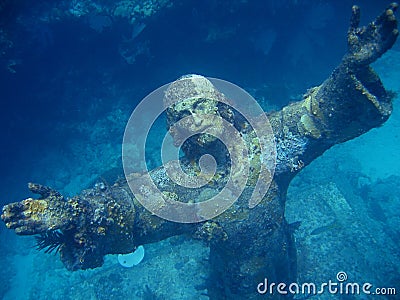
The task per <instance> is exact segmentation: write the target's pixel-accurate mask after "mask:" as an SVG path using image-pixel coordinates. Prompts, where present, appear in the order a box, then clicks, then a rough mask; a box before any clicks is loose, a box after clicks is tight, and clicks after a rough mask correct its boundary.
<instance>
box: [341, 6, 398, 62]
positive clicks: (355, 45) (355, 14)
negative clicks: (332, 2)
mask: <svg viewBox="0 0 400 300" xmlns="http://www.w3.org/2000/svg"><path fill="white" fill-rule="evenodd" d="M397 7H398V4H397V3H392V4H390V5H389V6H388V8H387V9H386V10H385V11H384V12H383V13H382V14H381V15H380V16H378V17H377V18H376V20H375V21H373V22H371V23H369V24H368V25H367V26H363V27H358V26H359V24H360V8H359V7H358V6H353V8H352V16H351V21H350V27H349V31H348V34H347V43H348V53H347V55H346V57H345V60H346V62H347V63H350V64H352V65H360V66H363V65H369V64H370V63H372V62H374V61H375V60H377V59H378V58H379V57H380V56H382V55H383V54H384V53H385V52H386V51H387V50H389V49H390V48H391V47H392V46H393V44H394V43H395V41H396V38H397V36H398V35H399V31H398V29H397V20H396V17H395V15H394V12H395V11H396V9H397Z"/></svg>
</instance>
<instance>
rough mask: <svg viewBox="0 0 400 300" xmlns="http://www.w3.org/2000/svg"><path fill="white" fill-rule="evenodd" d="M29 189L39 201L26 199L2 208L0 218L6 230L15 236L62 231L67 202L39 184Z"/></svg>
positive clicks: (66, 212)
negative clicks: (38, 195)
mask: <svg viewBox="0 0 400 300" xmlns="http://www.w3.org/2000/svg"><path fill="white" fill-rule="evenodd" d="M28 187H29V189H30V190H31V191H32V192H33V193H35V194H40V195H41V197H40V198H39V199H33V198H28V199H25V200H23V201H21V202H15V203H10V204H7V205H5V206H4V207H3V213H2V215H1V218H2V219H3V220H4V222H5V223H6V226H7V228H10V229H14V230H15V232H16V233H17V234H23V235H30V234H38V233H42V232H46V231H48V230H55V229H63V227H64V226H65V225H66V221H67V220H68V218H66V217H67V216H66V214H68V210H66V209H65V208H66V206H67V203H68V202H67V201H66V200H65V199H64V197H63V196H62V195H61V194H60V193H58V192H57V191H55V190H53V189H51V188H49V187H46V186H43V185H39V184H33V183H30V184H29V185H28Z"/></svg>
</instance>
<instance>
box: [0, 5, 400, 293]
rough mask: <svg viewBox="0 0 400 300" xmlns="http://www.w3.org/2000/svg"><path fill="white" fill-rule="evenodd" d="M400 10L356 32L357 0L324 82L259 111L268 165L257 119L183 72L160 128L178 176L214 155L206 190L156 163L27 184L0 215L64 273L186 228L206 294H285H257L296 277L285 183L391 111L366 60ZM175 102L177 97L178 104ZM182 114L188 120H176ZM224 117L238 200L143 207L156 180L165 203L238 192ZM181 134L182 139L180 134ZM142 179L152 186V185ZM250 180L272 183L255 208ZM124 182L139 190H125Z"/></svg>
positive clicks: (381, 48)
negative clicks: (27, 194) (77, 187)
mask: <svg viewBox="0 0 400 300" xmlns="http://www.w3.org/2000/svg"><path fill="white" fill-rule="evenodd" d="M397 6H398V5H397V4H395V3H394V4H391V5H390V6H389V7H388V8H387V9H386V10H385V11H384V12H383V13H382V14H381V15H380V16H378V17H377V18H376V20H375V21H373V22H371V23H370V24H369V25H367V26H365V27H359V22H360V11H359V8H358V7H356V6H354V7H353V8H352V17H351V22H350V28H349V30H348V36H347V39H348V51H347V53H346V54H345V56H344V57H343V59H342V61H341V62H340V64H339V66H338V67H337V68H335V69H334V71H333V72H332V74H331V75H330V76H329V78H328V79H327V80H325V81H324V82H323V83H322V84H321V85H320V86H318V87H314V88H312V89H310V90H308V91H307V93H305V94H304V96H303V99H302V100H301V101H299V102H295V103H291V104H290V105H288V106H286V107H284V108H283V109H282V110H280V111H276V112H271V113H265V114H264V115H263V116H260V118H261V119H262V118H264V117H267V118H268V120H269V124H270V126H271V129H272V131H271V132H272V138H273V139H274V141H273V142H274V147H272V148H271V149H266V150H267V152H268V151H270V152H271V154H275V157H276V160H275V161H274V163H275V164H276V167H275V168H274V171H273V172H272V171H271V170H270V169H269V167H267V168H263V164H269V163H270V162H269V161H268V158H267V157H263V155H262V154H261V147H262V144H263V143H264V142H265V145H268V142H271V141H264V142H263V141H262V140H263V138H264V137H263V136H260V135H259V134H256V133H255V127H256V126H255V125H254V124H249V123H248V122H247V120H246V119H245V118H243V116H242V115H241V113H240V112H238V111H237V110H235V109H233V108H232V107H231V106H230V105H229V103H232V102H234V101H235V99H228V97H227V96H225V95H224V94H223V93H220V92H219V91H218V90H217V88H215V87H214V86H213V85H212V84H211V82H210V81H209V80H208V79H206V78H204V77H202V76H199V75H188V76H184V77H183V78H181V79H180V80H177V81H176V82H174V83H172V84H171V85H170V86H169V88H168V90H167V91H166V93H165V97H164V98H165V99H164V103H165V105H166V107H167V108H166V112H167V123H168V124H167V125H168V128H169V132H170V133H171V136H172V139H173V141H174V143H175V144H176V145H181V149H182V151H183V153H184V156H183V157H181V158H180V167H181V168H182V169H184V171H185V173H186V174H191V175H193V176H196V175H199V174H202V176H204V177H207V174H206V173H204V172H203V171H204V170H202V166H201V162H199V161H200V160H201V158H202V157H204V155H205V154H207V153H210V154H211V155H212V156H213V157H214V158H215V161H216V167H215V170H213V175H212V176H211V177H210V178H206V179H205V182H206V184H205V185H203V186H202V187H198V188H192V189H183V188H182V187H180V186H179V184H177V182H176V181H174V180H172V179H171V176H170V175H171V172H172V173H173V172H174V168H173V167H172V168H170V169H169V171H168V170H167V169H166V167H164V166H161V167H159V168H156V169H154V170H151V171H150V172H149V173H148V174H147V175H146V174H142V173H135V172H133V173H131V174H126V176H125V178H124V179H123V180H122V179H121V180H118V181H117V182H116V183H114V184H113V185H107V184H97V185H96V186H95V187H94V188H92V189H87V190H84V191H82V192H81V193H80V194H79V195H77V196H74V197H72V198H66V197H64V196H63V195H61V194H60V193H59V192H57V191H55V190H53V189H51V188H49V187H46V186H43V185H39V184H32V183H31V184H29V189H30V190H31V191H32V192H33V193H35V194H38V195H39V197H38V198H37V199H33V198H28V199H25V200H23V201H21V202H16V203H11V204H8V205H5V206H4V208H3V213H2V216H1V217H2V219H3V221H4V222H5V224H6V226H7V227H8V228H10V229H13V230H14V231H15V232H16V233H17V234H19V235H40V236H39V237H38V241H39V243H38V246H39V248H42V249H47V251H52V250H57V251H59V253H60V258H61V260H62V262H63V264H64V265H65V267H66V268H67V269H68V270H71V271H74V270H79V269H88V268H96V267H100V266H101V265H102V264H103V257H104V256H105V255H106V254H120V253H129V252H132V251H134V250H135V249H136V248H137V247H138V246H139V245H143V244H147V243H152V242H157V241H160V240H163V239H166V238H168V237H171V236H174V235H181V234H186V235H188V236H191V237H193V238H196V239H200V240H203V241H204V242H205V243H207V245H209V247H210V258H209V259H210V265H211V270H210V274H208V276H209V279H210V280H208V282H207V285H208V295H209V297H210V299H257V298H268V299H270V298H273V299H280V298H283V297H285V296H284V295H282V294H279V293H277V292H276V291H275V293H273V294H267V295H261V294H260V291H257V286H258V285H259V284H260V283H262V282H264V280H265V278H267V279H268V281H269V282H275V283H280V282H283V283H290V282H296V249H295V246H294V241H293V228H292V226H291V225H290V224H288V223H287V221H286V220H285V217H284V211H285V200H286V193H287V189H288V186H289V183H290V182H291V180H292V179H293V177H294V176H295V175H296V174H297V173H298V172H299V170H300V169H302V168H303V167H305V166H307V165H308V164H310V163H311V162H312V161H313V160H314V159H315V158H317V157H318V156H320V155H321V154H322V153H323V152H324V151H326V150H327V149H329V148H330V147H332V146H333V145H336V144H338V143H342V142H345V141H347V140H350V139H353V138H355V137H357V136H360V135H362V134H363V133H365V132H367V131H369V130H370V129H372V128H374V127H378V126H380V125H382V124H383V123H384V122H385V121H386V120H387V119H388V118H389V116H390V114H391V112H392V100H393V94H392V93H390V92H388V91H386V90H385V88H384V87H383V85H382V83H381V81H380V79H379V77H378V76H377V75H376V74H375V73H374V71H373V69H372V68H371V67H370V64H371V63H373V62H374V61H376V60H377V59H378V58H379V57H380V56H382V55H383V54H384V53H385V52H386V51H387V50H388V49H390V48H391V47H392V46H393V44H394V43H395V41H396V38H397V36H398V30H397V21H396V18H395V15H394V12H395V10H396V9H397ZM174 99H180V100H182V99H183V100H182V101H181V102H179V103H178V102H174ZM216 99H217V100H216ZM205 116H207V117H205ZM184 117H188V119H186V120H189V121H187V122H186V123H185V122H181V123H179V124H178V125H175V124H176V123H178V121H179V120H180V119H182V118H184ZM214 117H215V118H214ZM221 120H222V121H221ZM224 122H225V123H226V124H228V125H229V126H230V127H231V128H234V129H235V130H236V132H239V135H238V136H240V137H241V138H242V139H243V140H244V142H243V143H237V144H236V143H235V145H232V147H233V148H234V149H233V151H234V152H235V151H236V152H235V153H236V154H238V153H241V151H244V148H246V149H245V150H246V151H247V153H246V156H245V157H250V158H249V159H248V160H247V161H245V160H246V159H243V161H242V162H243V164H248V166H249V168H248V170H249V171H248V173H247V175H248V176H247V178H246V181H245V182H244V183H245V188H244V190H243V191H241V192H240V193H238V199H236V201H235V202H234V203H233V204H230V205H229V206H228V207H227V208H226V209H225V211H223V212H222V213H217V214H216V215H215V216H213V217H208V216H209V215H208V213H209V212H208V211H207V209H208V208H205V209H204V211H202V210H189V209H188V210H187V211H186V210H184V209H183V210H179V208H178V207H174V206H172V207H171V206H170V207H169V208H168V209H169V210H170V211H174V213H175V214H178V215H179V214H180V215H181V217H183V218H185V217H187V214H191V215H190V218H192V219H194V220H195V221H194V222H189V221H187V222H186V221H183V222H175V221H171V220H167V219H166V218H162V217H159V213H160V214H162V213H163V208H162V207H159V210H160V211H158V212H157V211H156V212H155V213H154V212H152V211H151V210H148V209H146V208H145V207H144V206H143V205H142V203H143V201H146V200H147V201H150V203H149V202H146V203H147V204H148V205H151V201H153V200H154V201H155V202H156V203H157V201H159V199H157V197H156V196H155V194H154V189H155V186H156V188H157V189H158V190H160V191H161V193H162V195H163V199H162V201H161V202H162V203H161V204H162V205H161V206H163V205H164V204H165V203H168V201H169V200H171V201H172V200H174V201H178V202H181V203H193V202H194V203H195V202H196V201H197V200H196V199H199V198H202V197H203V196H204V195H207V194H209V195H211V196H213V195H214V194H213V193H214V192H218V191H220V190H221V189H222V188H223V187H224V186H225V185H226V184H228V181H229V180H230V179H232V178H233V187H231V190H230V192H231V193H232V194H234V193H235V191H234V189H235V188H234V186H235V184H236V182H239V181H240V178H239V177H240V176H241V173H240V172H241V164H240V161H239V164H236V165H235V166H234V165H233V163H232V162H231V160H230V155H231V153H228V150H227V149H226V147H224V146H223V144H222V143H221V142H220V141H219V140H218V139H216V138H214V136H215V135H217V133H216V132H217V131H218V130H219V127H218V126H220V125H221V124H222V123H224ZM228 125H226V126H227V127H229V126H228ZM212 126H214V127H212ZM221 126H222V125H221ZM211 127H212V128H213V129H208V128H211ZM213 130H214V131H213ZM221 130H222V129H221ZM188 132H189V134H188ZM204 132H205V133H204ZM183 133H185V134H186V136H190V137H189V138H187V139H186V140H185V141H182V139H183V137H182V134H183ZM234 138H236V137H234V136H232V139H234ZM269 138H270V137H269ZM265 139H267V140H268V137H266V138H265ZM264 150H265V149H264ZM275 151H276V152H275ZM235 172H237V173H235ZM203 173H204V174H203ZM172 175H173V174H172ZM172 177H173V176H172ZM236 177H237V178H236ZM149 178H151V179H152V180H153V182H154V183H155V186H151V185H150V184H148V181H147V180H148V179H149ZM256 178H261V179H262V180H268V181H269V184H268V189H267V190H266V191H265V194H264V195H262V196H261V197H259V198H257V197H256V199H255V203H251V202H250V200H249V199H250V198H251V197H253V196H254V193H255V191H256V187H255V186H256V184H257V182H259V181H257V180H256ZM131 183H134V185H135V187H136V190H135V187H134V188H133V189H132V187H131V188H130V185H131ZM132 190H134V192H133V191H132ZM149 199H150V200H149ZM253 200H254V199H253ZM299 209H306V208H299Z"/></svg>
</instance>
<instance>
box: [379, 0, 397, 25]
mask: <svg viewBox="0 0 400 300" xmlns="http://www.w3.org/2000/svg"><path fill="white" fill-rule="evenodd" d="M398 6H399V5H398V4H397V3H391V4H390V5H389V6H388V7H387V8H386V9H385V11H384V12H383V13H382V14H381V15H379V16H378V17H377V18H376V20H375V22H374V23H375V25H382V24H387V23H391V22H395V21H396V17H395V16H394V13H395V12H396V10H397V8H398Z"/></svg>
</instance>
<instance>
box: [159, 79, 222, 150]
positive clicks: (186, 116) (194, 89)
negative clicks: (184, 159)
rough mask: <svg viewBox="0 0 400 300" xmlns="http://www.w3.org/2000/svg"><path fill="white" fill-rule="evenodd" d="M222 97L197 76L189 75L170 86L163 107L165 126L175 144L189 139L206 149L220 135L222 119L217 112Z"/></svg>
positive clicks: (210, 85) (209, 84)
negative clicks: (165, 117)
mask: <svg viewBox="0 0 400 300" xmlns="http://www.w3.org/2000/svg"><path fill="white" fill-rule="evenodd" d="M221 96H222V95H221V94H220V93H219V92H218V91H217V90H216V89H215V88H214V86H213V85H212V84H211V82H210V81H209V80H208V79H206V78H205V77H202V76H199V75H189V76H187V77H184V78H182V79H179V80H177V81H175V82H174V83H172V84H171V85H170V87H169V88H168V90H167V92H166V95H165V98H164V104H165V105H166V106H168V108H167V110H166V111H167V123H168V129H169V132H170V134H171V136H172V137H173V139H174V143H175V145H177V146H178V145H181V144H182V142H183V141H185V140H187V139H188V138H189V137H191V136H195V137H194V138H192V139H191V140H192V141H193V142H195V143H197V144H198V145H199V146H206V144H209V143H211V142H213V141H215V139H216V137H218V136H220V135H221V134H222V133H223V120H222V118H221V117H220V114H219V111H218V104H219V101H218V100H217V99H219V98H220V97H221Z"/></svg>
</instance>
